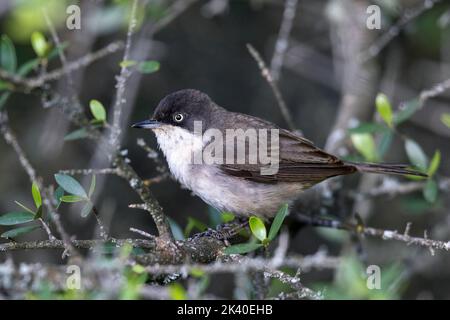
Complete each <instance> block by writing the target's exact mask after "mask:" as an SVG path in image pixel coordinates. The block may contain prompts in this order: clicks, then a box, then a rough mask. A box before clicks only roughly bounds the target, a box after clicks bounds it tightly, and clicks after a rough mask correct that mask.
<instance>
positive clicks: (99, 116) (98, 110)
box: [89, 100, 106, 121]
mask: <svg viewBox="0 0 450 320" xmlns="http://www.w3.org/2000/svg"><path fill="white" fill-rule="evenodd" d="M89 108H90V109H91V112H92V115H93V116H94V118H95V119H96V120H99V121H106V111H105V107H103V104H102V103H101V102H100V101H98V100H91V101H90V102H89Z"/></svg>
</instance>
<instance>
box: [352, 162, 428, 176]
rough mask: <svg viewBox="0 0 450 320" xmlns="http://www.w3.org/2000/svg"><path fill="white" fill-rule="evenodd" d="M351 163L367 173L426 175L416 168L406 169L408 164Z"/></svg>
mask: <svg viewBox="0 0 450 320" xmlns="http://www.w3.org/2000/svg"><path fill="white" fill-rule="evenodd" d="M348 164H351V165H353V166H354V167H355V168H356V169H357V170H358V171H359V172H368V173H383V174H398V175H413V176H419V177H427V175H426V174H425V173H422V172H420V171H417V170H411V169H408V165H405V164H387V163H353V162H350V163H348Z"/></svg>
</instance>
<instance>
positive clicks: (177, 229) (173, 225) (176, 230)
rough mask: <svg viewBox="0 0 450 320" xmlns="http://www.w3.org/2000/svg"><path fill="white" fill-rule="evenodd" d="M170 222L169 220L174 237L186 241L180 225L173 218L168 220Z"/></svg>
mask: <svg viewBox="0 0 450 320" xmlns="http://www.w3.org/2000/svg"><path fill="white" fill-rule="evenodd" d="M168 220H169V226H170V230H171V231H172V234H173V237H174V238H175V240H184V239H185V237H184V234H183V230H181V227H180V225H179V224H178V223H176V222H175V220H173V219H171V218H168Z"/></svg>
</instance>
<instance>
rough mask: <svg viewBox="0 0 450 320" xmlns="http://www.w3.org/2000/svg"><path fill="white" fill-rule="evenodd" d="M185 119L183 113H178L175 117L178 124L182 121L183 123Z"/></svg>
mask: <svg viewBox="0 0 450 320" xmlns="http://www.w3.org/2000/svg"><path fill="white" fill-rule="evenodd" d="M183 119H184V116H183V114H182V113H177V114H176V115H175V116H174V117H173V120H175V121H176V122H181V121H183Z"/></svg>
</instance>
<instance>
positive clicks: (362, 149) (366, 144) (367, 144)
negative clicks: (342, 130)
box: [350, 133, 378, 162]
mask: <svg viewBox="0 0 450 320" xmlns="http://www.w3.org/2000/svg"><path fill="white" fill-rule="evenodd" d="M350 138H351V140H352V143H353V146H354V147H355V149H356V150H358V152H359V153H360V154H361V155H362V156H363V157H364V159H365V160H366V161H369V162H376V161H378V155H377V150H376V147H375V141H374V139H373V136H372V135H371V134H369V133H354V134H352V135H351V136H350Z"/></svg>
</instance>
